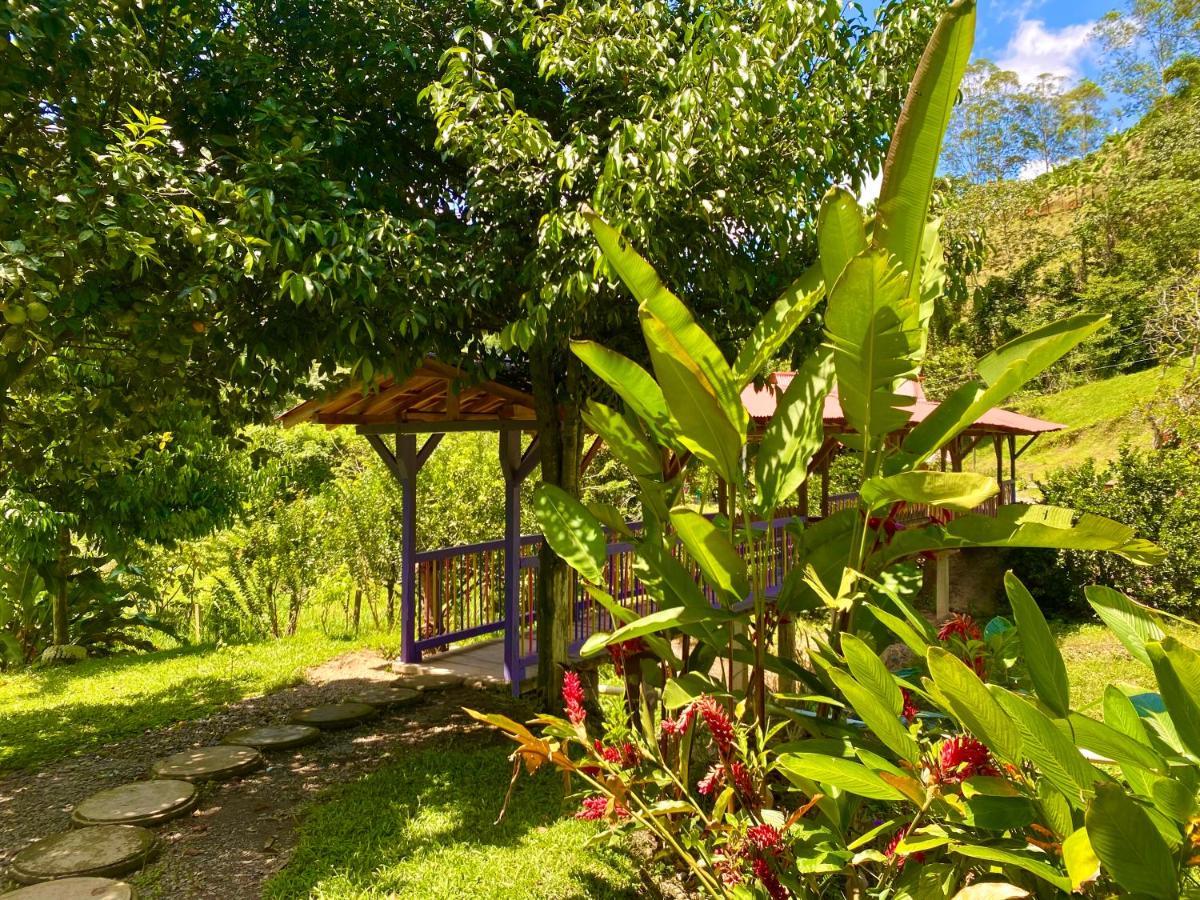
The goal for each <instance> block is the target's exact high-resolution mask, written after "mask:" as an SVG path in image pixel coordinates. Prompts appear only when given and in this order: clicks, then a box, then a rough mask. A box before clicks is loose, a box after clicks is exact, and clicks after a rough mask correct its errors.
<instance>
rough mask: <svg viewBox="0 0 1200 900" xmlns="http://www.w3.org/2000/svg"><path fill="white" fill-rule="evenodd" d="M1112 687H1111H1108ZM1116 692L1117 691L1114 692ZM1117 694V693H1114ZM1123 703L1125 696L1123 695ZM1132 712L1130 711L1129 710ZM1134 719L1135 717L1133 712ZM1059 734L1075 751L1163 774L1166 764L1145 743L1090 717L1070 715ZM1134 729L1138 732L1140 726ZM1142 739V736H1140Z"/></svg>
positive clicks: (1060, 728) (1061, 725)
mask: <svg viewBox="0 0 1200 900" xmlns="http://www.w3.org/2000/svg"><path fill="white" fill-rule="evenodd" d="M1110 687H1111V685H1110ZM1113 690H1116V688H1113ZM1117 693H1118V694H1120V693H1121V692H1120V691H1117ZM1122 699H1124V695H1122ZM1125 702H1126V703H1128V702H1129V701H1128V700H1125ZM1130 709H1131V710H1132V709H1133V707H1132V706H1130ZM1134 715H1135V716H1136V715H1137V713H1136V712H1135V713H1134ZM1106 718H1107V715H1106ZM1058 724H1059V730H1060V731H1062V732H1063V733H1064V734H1065V735H1067V736H1068V737H1070V738H1072V739H1073V740H1074V741H1075V745H1076V746H1077V747H1082V748H1083V749H1085V750H1090V751H1091V752H1092V753H1095V754H1098V755H1100V756H1103V757H1105V758H1107V759H1111V760H1113V761H1114V762H1117V763H1120V764H1121V765H1123V766H1124V765H1134V766H1141V767H1142V768H1143V769H1148V770H1150V771H1152V772H1158V773H1160V774H1164V775H1165V774H1166V772H1167V763H1166V760H1164V759H1163V758H1162V757H1161V756H1159V755H1158V754H1157V753H1155V752H1154V750H1153V749H1151V748H1150V747H1149V746H1148V744H1147V743H1143V742H1142V741H1139V740H1137V739H1136V738H1133V737H1130V736H1128V735H1126V734H1124V733H1122V732H1120V731H1118V730H1117V729H1116V728H1113V727H1111V726H1110V725H1107V724H1105V723H1104V722H1098V721H1096V720H1095V719H1093V718H1091V717H1090V716H1084V715H1080V714H1079V713H1074V712H1073V713H1071V715H1070V717H1069V718H1068V719H1067V721H1066V722H1060V723H1058ZM1137 727H1138V728H1139V729H1141V727H1142V726H1141V724H1140V723H1138V725H1137ZM1142 734H1143V736H1144V735H1145V732H1144V731H1143V732H1142Z"/></svg>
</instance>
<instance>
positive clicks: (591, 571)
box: [533, 482, 605, 582]
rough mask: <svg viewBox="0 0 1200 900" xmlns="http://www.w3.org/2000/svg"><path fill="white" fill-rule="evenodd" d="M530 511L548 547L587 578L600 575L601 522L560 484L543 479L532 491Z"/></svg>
mask: <svg viewBox="0 0 1200 900" xmlns="http://www.w3.org/2000/svg"><path fill="white" fill-rule="evenodd" d="M533 513H534V517H535V518H536V519H537V523H538V527H539V528H540V529H541V531H542V535H543V536H544V537H545V538H546V543H548V544H549V545H550V547H551V549H552V550H554V552H555V553H557V554H558V555H559V556H560V557H562V558H563V559H564V560H565V561H566V562H567V564H568V565H570V566H571V568H572V569H574V570H575V571H576V572H578V573H579V574H580V575H582V576H583V577H584V578H586V579H587V580H588V581H591V582H599V581H600V580H601V578H602V577H603V572H604V563H605V533H604V526H603V525H601V524H600V522H599V521H598V520H597V519H596V517H595V516H593V515H592V514H591V513H590V512H588V509H587V507H586V506H584V505H583V504H582V503H580V502H579V501H578V500H576V499H575V498H574V497H572V496H571V495H570V494H568V493H567V492H566V491H564V490H563V489H562V488H560V487H558V486H556V485H553V484H546V483H545V482H543V483H542V484H539V485H538V487H537V490H535V491H534V492H533Z"/></svg>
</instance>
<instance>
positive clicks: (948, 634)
mask: <svg viewBox="0 0 1200 900" xmlns="http://www.w3.org/2000/svg"><path fill="white" fill-rule="evenodd" d="M952 637H960V638H962V639H963V640H964V641H978V640H981V639H982V638H983V632H982V631H980V630H979V626H978V625H976V624H975V620H974V619H972V618H971V617H970V616H965V615H963V614H962V613H955V614H954V615H953V616H951V617H950V618H949V619H947V620H946V621H945V622H943V623H942V627H941V628H940V629H938V640H939V641H948V640H950V638H952Z"/></svg>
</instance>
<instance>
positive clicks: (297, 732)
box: [223, 724, 321, 750]
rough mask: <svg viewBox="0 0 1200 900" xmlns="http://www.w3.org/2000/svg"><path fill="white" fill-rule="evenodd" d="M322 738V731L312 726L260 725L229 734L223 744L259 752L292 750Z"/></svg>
mask: <svg viewBox="0 0 1200 900" xmlns="http://www.w3.org/2000/svg"><path fill="white" fill-rule="evenodd" d="M320 736H321V729H319V728H313V726H311V725H295V724H293V725H260V726H259V727H258V728H243V729H242V730H241V731H235V732H233V734H227V735H225V738H224V740H223V742H224V743H226V744H240V745H241V746H243V747H254V748H255V749H257V750H290V749H291V748H292V747H303V746H304V745H305V744H311V743H312V742H313V741H315V740H316V739H317V738H319V737H320Z"/></svg>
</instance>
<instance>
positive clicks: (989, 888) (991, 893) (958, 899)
mask: <svg viewBox="0 0 1200 900" xmlns="http://www.w3.org/2000/svg"><path fill="white" fill-rule="evenodd" d="M1028 896H1029V891H1027V890H1025V889H1024V888H1019V887H1017V886H1016V885H1015V884H1008V883H1007V882H1004V881H977V882H975V884H972V885H969V886H967V887H965V888H963V889H962V890H961V891H959V892H958V893H957V894H955V895H954V897H953V900H1021V898H1022V897H1028Z"/></svg>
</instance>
